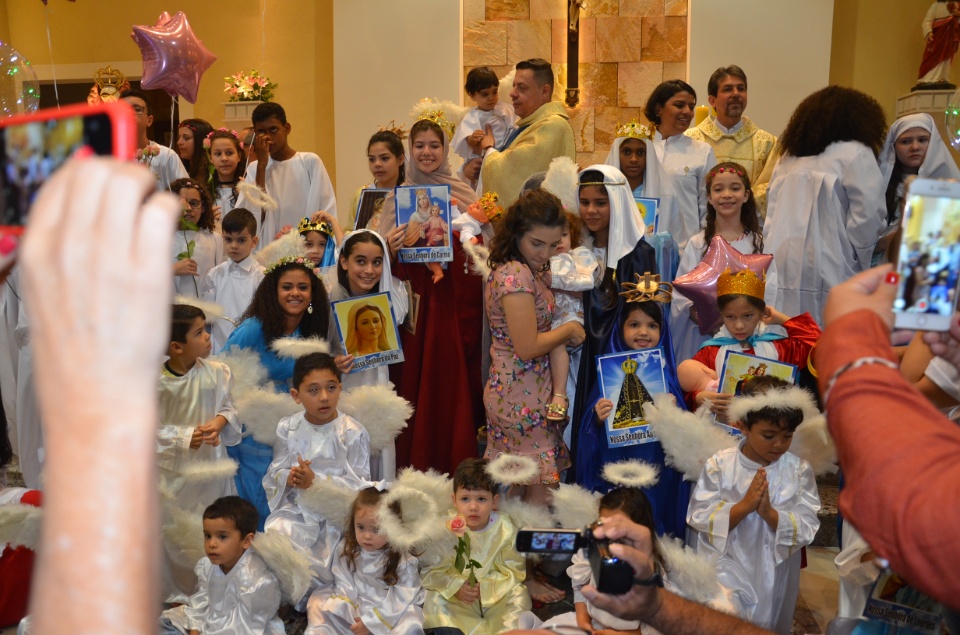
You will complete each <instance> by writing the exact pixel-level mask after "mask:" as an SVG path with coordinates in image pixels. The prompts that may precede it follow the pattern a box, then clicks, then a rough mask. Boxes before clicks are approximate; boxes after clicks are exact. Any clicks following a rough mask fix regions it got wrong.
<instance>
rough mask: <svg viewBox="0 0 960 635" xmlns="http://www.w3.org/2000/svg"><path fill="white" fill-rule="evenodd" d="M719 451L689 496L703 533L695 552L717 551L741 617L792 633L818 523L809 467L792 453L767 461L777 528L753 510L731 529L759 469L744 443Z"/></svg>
mask: <svg viewBox="0 0 960 635" xmlns="http://www.w3.org/2000/svg"><path fill="white" fill-rule="evenodd" d="M743 443H744V442H743V441H741V442H740V443H739V444H738V445H737V446H736V447H732V448H727V449H725V450H721V451H719V452H717V453H716V454H714V455H713V456H712V457H710V459H709V460H708V461H707V463H706V465H704V467H703V472H701V473H700V479H699V480H698V481H697V486H696V487H695V488H694V490H693V494H692V496H691V497H690V507H689V509H688V511H687V523H688V524H689V525H690V526H691V527H692V528H693V529H695V530H697V531H698V532H699V536H698V537H697V552H698V553H700V552H705V553H707V554H714V555H716V556H718V560H717V581H718V582H719V583H720V584H721V585H723V586H725V587H727V588H728V589H730V591H731V592H732V593H733V597H734V601H735V603H737V604H738V606H737V610H738V612H739V614H740V616H741V617H742V618H744V619H746V620H749V621H751V622H753V623H754V624H756V625H758V626H761V627H763V628H768V629H771V630H773V631H775V632H777V633H787V634H789V633H790V629H791V627H792V625H793V612H794V609H795V608H796V605H797V595H798V594H799V592H800V548H801V547H803V546H805V545H808V544H810V543H811V542H813V537H814V536H815V535H816V533H817V530H818V529H819V528H820V520H819V519H818V518H817V510H819V509H820V495H819V494H818V493H817V483H816V480H815V478H814V474H813V469H812V468H811V467H810V464H809V463H807V462H806V461H804V460H803V459H801V458H800V457H798V456H796V455H794V454H791V453H789V452H787V453H785V454H784V455H782V456H781V457H780V458H779V459H777V461H775V462H774V463H771V464H770V465H768V466H766V468H765V470H766V473H767V483H768V488H769V493H770V502H771V504H772V505H773V508H774V509H776V510H777V513H778V514H779V523H778V525H777V530H776V531H773V530H772V529H770V527H769V526H768V525H767V523H766V521H764V520H763V519H762V518H760V515H759V514H756V513H751V514H748V515H747V517H746V518H744V519H743V520H742V521H740V524H738V525H737V526H736V527H735V528H734V529H732V530H731V529H730V510H731V508H732V507H733V506H734V505H735V504H736V503H739V502H740V501H741V500H743V497H744V494H745V493H746V492H747V490H748V489H749V487H750V483H751V482H752V481H753V477H754V476H755V475H756V473H757V470H758V469H759V468H760V467H761V466H760V465H759V464H758V463H755V462H754V461H751V460H750V459H748V458H747V457H746V456H745V455H744V454H743V451H742V450H741V448H742V447H743Z"/></svg>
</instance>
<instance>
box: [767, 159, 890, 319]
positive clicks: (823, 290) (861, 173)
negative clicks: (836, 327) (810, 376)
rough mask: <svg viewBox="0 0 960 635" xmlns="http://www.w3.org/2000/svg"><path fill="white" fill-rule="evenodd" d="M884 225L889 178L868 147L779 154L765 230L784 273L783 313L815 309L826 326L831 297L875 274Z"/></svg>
mask: <svg viewBox="0 0 960 635" xmlns="http://www.w3.org/2000/svg"><path fill="white" fill-rule="evenodd" d="M886 226H887V205H886V202H885V200H884V184H883V176H882V175H881V173H880V168H879V167H878V165H877V158H876V157H875V156H874V154H873V151H871V150H870V148H868V147H867V146H865V145H863V144H862V143H859V142H856V141H838V142H836V143H832V144H830V145H829V146H827V149H826V150H824V151H823V153H821V154H818V155H816V156H812V157H792V156H781V157H780V161H779V162H778V163H777V167H776V168H774V171H773V177H772V178H771V180H770V189H769V190H768V193H767V219H766V222H765V223H764V226H763V241H764V243H765V247H764V248H765V249H766V251H767V253H772V254H773V257H774V259H776V261H777V271H778V272H779V284H780V297H781V300H780V304H781V306H778V307H777V308H778V309H779V310H781V311H783V312H784V313H786V314H787V315H790V316H794V315H800V314H801V313H803V312H805V311H809V312H810V315H812V316H813V319H814V320H816V321H817V323H818V324H821V325H822V324H823V306H824V304H825V303H826V300H827V293H829V291H830V289H831V288H832V287H833V286H834V285H835V284H838V283H840V282H843V281H844V280H846V279H848V278H850V277H851V276H853V275H854V274H856V273H859V272H860V271H863V270H865V269H867V268H869V266H870V259H871V256H872V255H873V249H874V247H875V246H876V244H877V240H878V239H879V238H880V236H881V235H882V234H883V232H884V230H885V229H886Z"/></svg>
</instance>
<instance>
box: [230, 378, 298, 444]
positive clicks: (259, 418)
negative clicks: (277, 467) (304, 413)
mask: <svg viewBox="0 0 960 635" xmlns="http://www.w3.org/2000/svg"><path fill="white" fill-rule="evenodd" d="M235 394H236V395H237V396H236V397H235V398H234V400H233V404H234V405H235V406H236V407H237V414H238V416H239V417H240V420H241V421H242V422H243V425H244V426H245V428H246V431H247V432H249V433H250V434H251V435H253V438H254V440H255V441H257V442H259V443H263V444H265V445H269V446H273V443H274V441H276V439H277V424H278V423H280V420H281V419H283V418H284V417H289V416H290V415H292V414H296V413H298V412H300V411H301V410H302V408H301V407H300V405H299V404H297V402H296V401H294V400H293V398H292V397H291V396H290V395H289V394H287V393H280V392H274V391H273V390H269V389H263V388H256V389H253V390H248V391H246V392H243V393H235Z"/></svg>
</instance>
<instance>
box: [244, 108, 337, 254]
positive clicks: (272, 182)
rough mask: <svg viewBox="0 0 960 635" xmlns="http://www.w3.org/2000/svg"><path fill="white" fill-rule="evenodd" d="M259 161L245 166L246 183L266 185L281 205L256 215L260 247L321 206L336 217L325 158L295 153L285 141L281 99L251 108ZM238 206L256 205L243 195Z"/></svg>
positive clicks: (335, 205) (264, 186) (334, 199)
mask: <svg viewBox="0 0 960 635" xmlns="http://www.w3.org/2000/svg"><path fill="white" fill-rule="evenodd" d="M252 119H253V128H254V130H255V131H256V137H255V138H254V144H253V147H254V150H255V151H256V155H257V160H256V161H254V162H253V163H251V164H250V165H248V166H247V174H246V177H245V178H246V181H247V183H256V184H257V187H260V188H262V189H264V190H266V192H267V194H269V195H270V196H271V197H272V198H273V199H274V200H276V201H277V203H278V204H279V205H280V207H279V208H278V209H276V210H262V211H261V213H260V215H259V218H258V220H259V221H260V230H259V232H258V233H257V235H258V236H259V237H260V247H261V248H262V247H264V246H266V245H267V244H268V243H270V242H272V241H273V240H274V238H275V236H276V235H277V234H278V233H279V232H280V230H281V228H283V227H284V226H286V225H289V226H291V227H296V226H297V223H299V222H300V219H302V218H303V217H304V216H306V217H308V218H309V217H312V216H313V214H314V212H318V211H324V212H327V213H328V214H330V215H331V216H333V217H334V218H336V216H337V198H336V195H335V194H334V192H333V184H332V183H331V182H330V177H329V176H328V175H327V170H326V168H324V167H323V161H321V160H320V157H318V156H317V155H315V154H313V153H312V152H297V151H296V150H294V149H293V148H291V147H290V146H289V145H287V135H289V134H290V124H289V123H288V122H287V114H286V112H285V111H284V110H283V107H282V106H281V105H280V104H277V103H273V102H268V103H265V104H260V105H259V106H257V108H256V109H255V110H254V111H253V116H252ZM236 206H237V207H244V208H247V209H253V210H254V211H256V210H257V209H258V206H256V205H254V204H253V202H252V201H248V200H247V197H246V196H244V195H243V194H241V195H240V197H239V198H238V199H237V205H236Z"/></svg>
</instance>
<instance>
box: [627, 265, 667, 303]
mask: <svg viewBox="0 0 960 635" xmlns="http://www.w3.org/2000/svg"><path fill="white" fill-rule="evenodd" d="M633 275H635V276H636V279H637V281H636V282H624V283H622V284H621V285H620V288H621V289H623V291H621V292H620V295H622V296H623V298H624V300H625V301H627V302H650V301H651V300H652V301H653V302H662V303H664V304H670V301H671V300H672V299H673V285H672V284H670V283H669V282H660V274H654V273H650V272H649V271H647V272H646V273H644V274H643V275H642V276H641V275H640V274H639V273H635V274H633Z"/></svg>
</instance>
